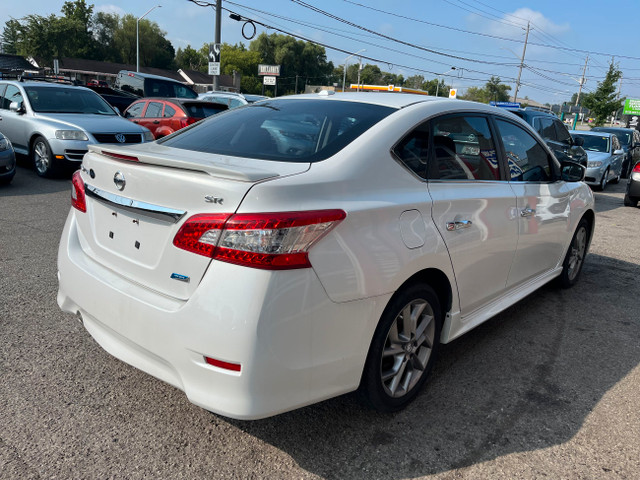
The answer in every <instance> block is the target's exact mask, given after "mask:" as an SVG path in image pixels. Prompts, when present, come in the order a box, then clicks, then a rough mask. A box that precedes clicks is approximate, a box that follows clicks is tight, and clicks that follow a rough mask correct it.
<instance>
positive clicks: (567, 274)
mask: <svg viewBox="0 0 640 480" xmlns="http://www.w3.org/2000/svg"><path fill="white" fill-rule="evenodd" d="M590 230H591V224H590V223H589V221H588V220H587V219H586V218H583V219H582V220H580V222H579V223H578V227H577V228H576V231H575V233H574V234H573V238H572V239H571V244H570V245H569V250H568V251H567V255H566V256H565V257H564V262H562V273H561V274H560V277H559V280H560V286H561V287H562V288H571V287H573V286H574V285H575V284H576V283H578V278H579V277H580V272H581V271H582V266H583V265H584V258H585V256H586V254H587V244H588V242H589V232H590Z"/></svg>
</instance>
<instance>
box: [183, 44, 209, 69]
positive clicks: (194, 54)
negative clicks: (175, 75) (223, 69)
mask: <svg viewBox="0 0 640 480" xmlns="http://www.w3.org/2000/svg"><path fill="white" fill-rule="evenodd" d="M176 66H177V67H178V68H181V69H182V70H198V71H200V72H202V73H205V72H207V57H205V56H203V55H202V54H201V53H200V52H199V51H198V50H196V49H194V48H191V45H187V46H186V47H185V49H184V50H183V49H182V48H178V51H177V52H176Z"/></svg>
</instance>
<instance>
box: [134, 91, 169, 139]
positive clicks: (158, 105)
mask: <svg viewBox="0 0 640 480" xmlns="http://www.w3.org/2000/svg"><path fill="white" fill-rule="evenodd" d="M163 107H164V104H163V103H162V102H158V101H153V100H150V101H149V103H147V108H146V109H145V110H144V112H143V114H142V117H141V118H140V119H139V121H138V123H139V124H140V125H142V126H143V127H146V128H148V129H149V130H151V133H153V136H154V137H155V138H158V129H159V128H160V125H161V121H162V109H163Z"/></svg>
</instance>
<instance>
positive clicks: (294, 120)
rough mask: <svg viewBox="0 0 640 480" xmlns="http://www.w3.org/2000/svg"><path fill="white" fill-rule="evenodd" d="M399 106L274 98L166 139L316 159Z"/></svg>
mask: <svg viewBox="0 0 640 480" xmlns="http://www.w3.org/2000/svg"><path fill="white" fill-rule="evenodd" d="M394 111H396V109H395V108H391V107H385V106H380V105H370V104H365V103H359V102H343V101H332V100H328V101H323V100H271V101H267V102H261V103H256V104H252V105H248V106H246V107H244V108H237V109H232V110H229V111H228V112H225V113H223V114H220V115H214V116H212V117H209V118H208V119H207V120H205V121H204V122H202V123H199V124H198V125H196V126H194V127H192V128H187V129H183V130H180V131H179V132H178V133H176V134H174V135H171V137H168V138H167V139H165V140H162V141H160V143H163V144H165V145H166V146H169V147H174V148H181V149H185V150H193V151H197V152H207V153H216V154H220V155H232V156H237V157H251V158H259V159H264V160H276V161H284V162H316V161H320V160H324V159H326V158H328V157H330V156H331V155H334V154H335V153H337V152H338V151H340V150H341V149H343V148H344V147H345V146H347V145H348V144H349V143H351V142H352V141H353V140H355V139H356V138H357V137H358V136H360V135H361V134H362V133H364V132H365V131H366V130H368V129H369V128H371V127H372V126H373V125H374V124H376V123H377V122H379V121H380V120H382V119H383V118H385V117H386V116H387V115H389V114H391V113H393V112H394Z"/></svg>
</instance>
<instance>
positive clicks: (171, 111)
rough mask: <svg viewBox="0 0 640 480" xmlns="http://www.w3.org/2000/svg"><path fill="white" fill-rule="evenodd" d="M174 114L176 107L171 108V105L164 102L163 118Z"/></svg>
mask: <svg viewBox="0 0 640 480" xmlns="http://www.w3.org/2000/svg"><path fill="white" fill-rule="evenodd" d="M175 114H176V109H175V108H173V107H172V106H171V105H169V104H167V103H165V104H164V113H163V114H162V116H163V117H165V118H168V117H173V116H174V115H175Z"/></svg>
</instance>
